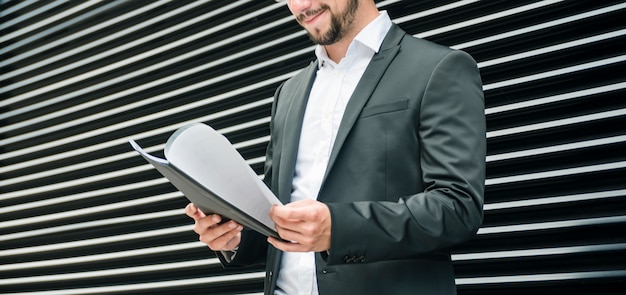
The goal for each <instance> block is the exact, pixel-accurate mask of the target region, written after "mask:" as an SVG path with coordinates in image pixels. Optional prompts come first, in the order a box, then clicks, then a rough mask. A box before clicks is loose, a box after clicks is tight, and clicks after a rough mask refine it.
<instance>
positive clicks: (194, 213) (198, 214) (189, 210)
mask: <svg viewBox="0 0 626 295" xmlns="http://www.w3.org/2000/svg"><path fill="white" fill-rule="evenodd" d="M185 214H187V216H189V217H191V218H192V219H193V220H196V221H197V220H198V219H200V218H203V217H205V216H206V215H204V213H203V212H202V211H201V210H200V209H198V207H196V205H194V204H193V203H189V204H187V207H185Z"/></svg>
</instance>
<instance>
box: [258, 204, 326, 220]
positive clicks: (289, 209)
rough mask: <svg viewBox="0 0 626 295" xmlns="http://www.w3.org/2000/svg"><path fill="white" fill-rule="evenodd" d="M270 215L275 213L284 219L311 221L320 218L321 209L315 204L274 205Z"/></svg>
mask: <svg viewBox="0 0 626 295" xmlns="http://www.w3.org/2000/svg"><path fill="white" fill-rule="evenodd" d="M270 215H274V216H276V217H278V218H280V219H283V220H287V221H288V220H291V221H295V220H305V221H311V220H316V219H318V218H319V211H318V209H317V208H316V207H314V206H289V205H285V206H277V205H276V206H273V207H272V209H271V210H270Z"/></svg>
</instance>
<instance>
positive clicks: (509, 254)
mask: <svg viewBox="0 0 626 295" xmlns="http://www.w3.org/2000/svg"><path fill="white" fill-rule="evenodd" d="M616 250H626V243H617V244H604V245H587V246H568V247H554V248H539V249H525V250H505V251H492V252H481V253H467V254H453V255H452V260H453V261H468V260H486V259H503V258H523V257H536V256H553V255H564V254H577V253H589V252H606V251H616Z"/></svg>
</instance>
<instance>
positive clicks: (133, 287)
mask: <svg viewBox="0 0 626 295" xmlns="http://www.w3.org/2000/svg"><path fill="white" fill-rule="evenodd" d="M264 277H265V272H255V273H245V274H235V275H226V276H219V277H203V278H198V279H186V280H172V281H163V282H156V283H141V284H129V285H117V286H107V287H93V288H81V289H66V290H54V291H40V292H20V293H6V294H4V295H65V294H104V293H109V292H121V291H126V292H128V291H139V290H152V289H160V288H171V287H176V286H188V285H194V286H198V285H206V284H215V283H228V282H237V281H246V280H262V279H263V278H264Z"/></svg>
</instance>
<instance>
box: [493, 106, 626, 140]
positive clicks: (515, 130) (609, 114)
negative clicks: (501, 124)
mask: <svg viewBox="0 0 626 295" xmlns="http://www.w3.org/2000/svg"><path fill="white" fill-rule="evenodd" d="M624 115H626V109H617V110H613V111H606V112H600V113H595V114H589V115H582V116H576V117H570V118H566V119H560V120H554V121H549V122H542V123H535V124H528V125H524V126H519V127H512V128H506V129H500V130H494V131H488V132H487V138H494V137H499V136H505V135H512V134H520V133H523V132H530V131H537V130H542V129H548V128H556V127H562V126H567V125H573V124H579V123H586V122H593V121H597V120H604V119H608V118H613V117H621V116H624Z"/></svg>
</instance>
